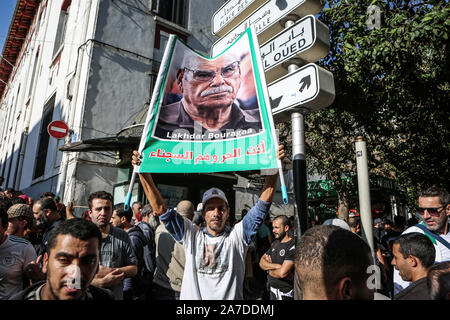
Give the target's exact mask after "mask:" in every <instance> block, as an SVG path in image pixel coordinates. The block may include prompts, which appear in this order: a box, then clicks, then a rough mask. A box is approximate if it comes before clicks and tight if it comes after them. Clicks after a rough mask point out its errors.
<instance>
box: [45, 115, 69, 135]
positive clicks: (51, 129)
mask: <svg viewBox="0 0 450 320" xmlns="http://www.w3.org/2000/svg"><path fill="white" fill-rule="evenodd" d="M47 131H48V134H49V135H50V136H52V137H53V138H56V139H63V138H64V137H65V136H67V134H68V133H69V127H68V126H67V124H66V123H65V122H64V121H61V120H55V121H52V122H50V123H49V125H48V127H47Z"/></svg>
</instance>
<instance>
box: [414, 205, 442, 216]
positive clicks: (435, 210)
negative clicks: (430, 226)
mask: <svg viewBox="0 0 450 320" xmlns="http://www.w3.org/2000/svg"><path fill="white" fill-rule="evenodd" d="M444 207H445V206H442V207H437V208H420V207H419V214H420V215H421V216H423V215H424V214H425V210H427V211H428V214H429V215H430V216H432V217H439V216H440V215H441V212H442V210H439V209H441V208H444Z"/></svg>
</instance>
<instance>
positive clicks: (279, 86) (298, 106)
mask: <svg viewBox="0 0 450 320" xmlns="http://www.w3.org/2000/svg"><path fill="white" fill-rule="evenodd" d="M267 87H268V88H267V89H268V91H269V97H270V105H271V107H272V113H273V116H274V119H275V121H277V122H279V121H284V120H285V119H286V115H287V116H289V115H288V113H286V112H285V111H287V110H289V111H301V112H302V113H304V114H306V113H309V112H312V111H316V110H319V109H322V108H326V107H328V106H329V105H330V104H331V103H333V100H334V97H335V91H334V79H333V74H332V73H331V72H329V71H327V70H325V69H323V68H321V67H319V66H317V65H316V64H314V63H310V64H308V65H306V66H304V67H302V68H300V69H297V70H296V71H294V72H293V73H290V74H287V75H286V76H284V77H283V78H280V79H278V80H276V81H274V82H272V83H270V84H269V85H268V86H267Z"/></svg>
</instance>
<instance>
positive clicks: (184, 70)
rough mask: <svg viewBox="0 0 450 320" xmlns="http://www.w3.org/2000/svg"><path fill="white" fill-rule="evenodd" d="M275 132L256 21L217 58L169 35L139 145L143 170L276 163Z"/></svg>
mask: <svg viewBox="0 0 450 320" xmlns="http://www.w3.org/2000/svg"><path fill="white" fill-rule="evenodd" d="M274 132H275V131H274V125H273V118H272V112H271V109H270V100H269V96H268V93H267V85H266V80H265V77H264V69H263V67H262V62H261V57H260V53H259V45H258V42H257V38H256V35H255V32H254V31H253V29H251V28H249V29H248V30H247V31H246V32H245V33H243V34H242V35H241V36H240V37H239V39H237V40H236V41H235V42H234V43H233V44H232V45H231V46H230V47H228V48H227V49H226V50H225V51H224V52H222V53H221V54H219V55H218V56H216V57H213V58H209V57H205V56H203V55H202V54H200V53H198V52H196V51H195V50H193V49H192V48H190V47H189V46H188V45H186V44H185V43H184V42H183V41H182V40H180V39H179V38H178V37H177V36H174V35H171V36H170V38H169V41H168V43H167V46H166V49H165V53H164V57H163V60H162V62H161V67H160V70H159V74H158V78H157V81H156V84H155V88H154V91H153V96H152V100H151V103H150V107H149V111H148V114H147V120H146V124H145V128H144V131H143V134H142V138H141V144H140V147H139V151H140V152H141V154H142V155H143V158H142V164H141V165H140V170H139V171H140V172H152V173H177V172H182V173H188V172H191V173H199V172H221V171H244V170H260V169H272V168H277V159H276V148H277V146H278V143H277V141H276V140H274V138H275V139H276V137H275V134H274Z"/></svg>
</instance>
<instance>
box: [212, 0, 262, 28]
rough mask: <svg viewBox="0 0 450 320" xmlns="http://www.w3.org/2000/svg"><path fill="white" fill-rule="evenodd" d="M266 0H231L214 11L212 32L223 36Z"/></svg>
mask: <svg viewBox="0 0 450 320" xmlns="http://www.w3.org/2000/svg"><path fill="white" fill-rule="evenodd" d="M266 1H267V0H229V1H228V2H226V3H225V4H224V5H223V6H221V7H220V9H219V10H217V11H216V12H215V13H214V15H213V17H212V19H211V31H212V33H213V34H215V35H216V36H219V37H221V36H223V35H224V34H226V33H227V32H228V31H230V30H231V29H232V28H233V27H235V26H236V25H237V24H239V23H241V22H242V20H244V19H245V18H246V17H247V16H248V15H249V14H250V13H251V12H252V11H253V10H255V9H256V8H257V7H259V6H260V5H261V4H263V3H264V2H266Z"/></svg>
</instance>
